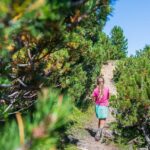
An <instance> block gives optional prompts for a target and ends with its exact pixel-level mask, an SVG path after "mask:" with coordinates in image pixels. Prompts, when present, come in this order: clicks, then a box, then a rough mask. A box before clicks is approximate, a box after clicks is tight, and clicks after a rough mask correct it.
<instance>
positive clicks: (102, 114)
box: [95, 105, 108, 119]
mask: <svg viewBox="0 0 150 150" xmlns="http://www.w3.org/2000/svg"><path fill="white" fill-rule="evenodd" d="M95 113H96V117H97V118H98V119H106V118H107V116H108V107H107V106H100V105H96V106H95Z"/></svg>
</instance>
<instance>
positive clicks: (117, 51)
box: [110, 26, 128, 59]
mask: <svg viewBox="0 0 150 150" xmlns="http://www.w3.org/2000/svg"><path fill="white" fill-rule="evenodd" d="M110 39H111V43H112V45H113V47H112V48H113V51H114V55H115V56H114V57H115V59H121V58H125V57H126V55H127V48H128V40H127V39H126V38H125V36H124V33H123V30H122V28H121V27H119V26H114V27H113V29H112V30H111V37H110Z"/></svg>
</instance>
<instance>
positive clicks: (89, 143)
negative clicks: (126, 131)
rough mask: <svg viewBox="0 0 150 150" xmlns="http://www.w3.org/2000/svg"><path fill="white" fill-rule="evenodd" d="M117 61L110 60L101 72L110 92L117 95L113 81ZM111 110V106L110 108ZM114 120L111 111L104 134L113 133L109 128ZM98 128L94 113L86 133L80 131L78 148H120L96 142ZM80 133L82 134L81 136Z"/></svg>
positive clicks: (86, 126) (115, 149) (116, 149)
mask: <svg viewBox="0 0 150 150" xmlns="http://www.w3.org/2000/svg"><path fill="white" fill-rule="evenodd" d="M115 64H116V61H112V60H111V61H108V64H105V65H103V66H102V69H101V73H102V74H103V75H104V79H105V86H108V87H109V89H110V93H111V94H112V95H116V88H115V86H114V83H113V81H112V77H113V70H114V69H115ZM110 112H111V108H110ZM113 120H114V118H113V116H112V115H111V113H109V117H108V119H107V125H106V127H105V128H104V135H107V134H108V135H109V134H110V133H111V131H110V129H109V125H108V124H109V123H111V122H112V121H113ZM96 129H97V119H96V117H95V114H94V115H93V118H92V120H91V121H89V124H87V125H85V128H84V131H83V132H84V134H83V135H82V136H81V135H80V133H78V142H77V148H78V149H79V150H118V148H116V147H115V146H114V145H112V144H108V145H106V144H105V143H100V142H96V141H95V139H94V135H95V132H96ZM79 135H80V136H79Z"/></svg>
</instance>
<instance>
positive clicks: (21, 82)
mask: <svg viewBox="0 0 150 150" xmlns="http://www.w3.org/2000/svg"><path fill="white" fill-rule="evenodd" d="M17 80H18V82H19V83H20V84H21V85H23V86H24V87H27V85H26V84H25V83H23V81H21V80H20V79H19V78H18V79H17Z"/></svg>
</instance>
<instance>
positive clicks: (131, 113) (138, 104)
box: [112, 47, 150, 146]
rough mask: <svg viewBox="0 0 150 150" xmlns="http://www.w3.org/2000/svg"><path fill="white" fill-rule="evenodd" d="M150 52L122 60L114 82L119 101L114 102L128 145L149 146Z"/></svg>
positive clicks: (119, 134) (119, 123)
mask: <svg viewBox="0 0 150 150" xmlns="http://www.w3.org/2000/svg"><path fill="white" fill-rule="evenodd" d="M149 52H150V48H148V47H146V49H144V50H143V51H142V52H139V53H138V56H135V57H131V58H126V59H124V60H121V61H120V62H119V63H118V65H117V67H116V70H115V72H114V73H115V74H114V79H115V81H116V87H117V92H118V95H117V98H116V99H115V100H113V101H112V105H113V107H114V108H115V109H116V118H117V125H116V127H115V128H117V129H118V131H117V132H118V137H122V142H125V143H126V144H127V143H128V142H129V141H130V140H132V139H136V140H135V141H134V143H135V145H138V146H143V145H145V144H146V142H147V144H148V145H149V143H148V140H147V138H148V137H149V136H150V132H149V131H150V130H149V125H150V92H149V88H150V78H149V76H150V59H149V55H148V54H149Z"/></svg>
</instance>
